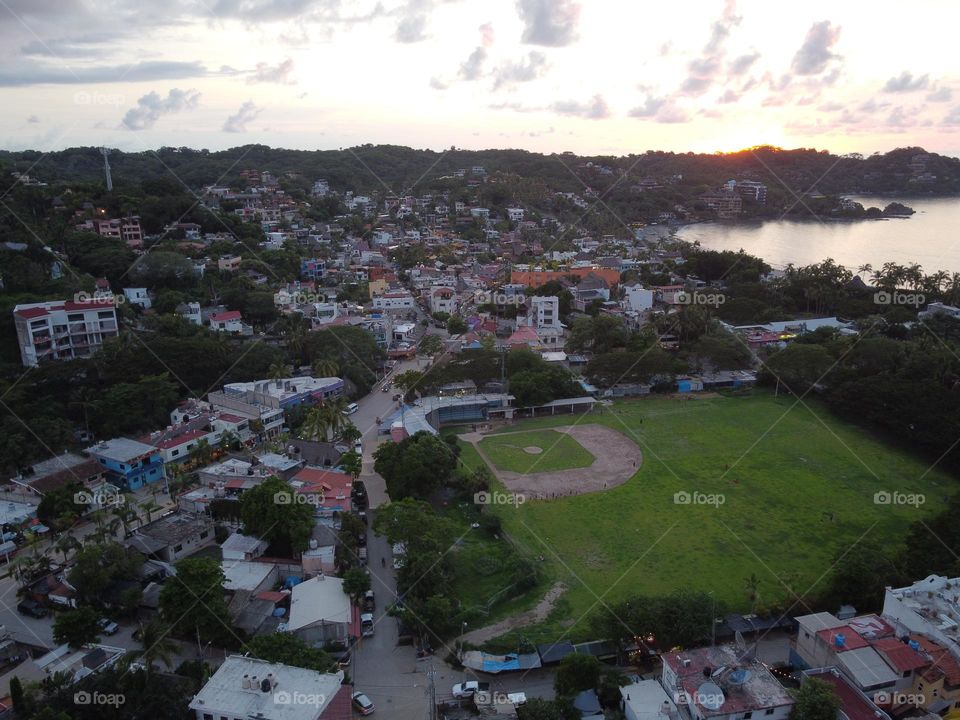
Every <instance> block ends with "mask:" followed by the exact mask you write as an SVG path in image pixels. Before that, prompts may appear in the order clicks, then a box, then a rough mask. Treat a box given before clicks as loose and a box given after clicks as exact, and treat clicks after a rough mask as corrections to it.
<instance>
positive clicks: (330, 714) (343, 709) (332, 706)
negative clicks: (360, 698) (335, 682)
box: [318, 685, 353, 720]
mask: <svg viewBox="0 0 960 720" xmlns="http://www.w3.org/2000/svg"><path fill="white" fill-rule="evenodd" d="M352 697H353V685H341V686H340V689H339V690H337V694H336V695H334V696H333V699H331V700H330V702H329V703H327V706H326V707H325V708H324V709H323V712H322V713H320V717H319V719H318V720H351V718H353V708H352V703H353V700H352Z"/></svg>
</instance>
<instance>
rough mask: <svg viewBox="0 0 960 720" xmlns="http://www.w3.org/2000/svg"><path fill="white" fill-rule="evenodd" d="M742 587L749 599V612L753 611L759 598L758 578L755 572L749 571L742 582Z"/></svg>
mask: <svg viewBox="0 0 960 720" xmlns="http://www.w3.org/2000/svg"><path fill="white" fill-rule="evenodd" d="M743 588H744V590H746V591H747V599H748V600H749V601H750V612H753V611H754V610H756V609H757V602H758V601H759V600H760V580H759V578H757V575H756V573H750V576H749V577H748V578H747V579H746V580H744V582H743Z"/></svg>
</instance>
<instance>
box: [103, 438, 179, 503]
mask: <svg viewBox="0 0 960 720" xmlns="http://www.w3.org/2000/svg"><path fill="white" fill-rule="evenodd" d="M86 452H87V454H88V455H90V457H92V458H93V459H94V460H96V461H97V462H98V463H100V465H102V466H103V469H104V470H105V471H106V474H107V481H108V482H110V483H112V484H114V485H116V486H117V487H119V488H122V489H123V490H129V491H134V490H139V489H140V488H142V487H143V486H144V485H152V484H153V483H155V482H159V481H160V480H166V475H165V473H164V471H163V457H162V456H161V455H160V450H159V449H157V448H155V447H154V446H153V445H147V444H146V443H142V442H139V441H137V440H129V439H127V438H114V439H113V440H107V441H106V442H102V443H100V444H98V445H94V446H93V447H91V448H87V451H86Z"/></svg>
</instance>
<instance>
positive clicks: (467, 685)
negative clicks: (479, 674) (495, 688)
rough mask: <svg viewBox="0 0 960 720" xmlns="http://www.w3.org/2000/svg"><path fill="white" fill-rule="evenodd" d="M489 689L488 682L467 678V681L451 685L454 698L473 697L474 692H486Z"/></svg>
mask: <svg viewBox="0 0 960 720" xmlns="http://www.w3.org/2000/svg"><path fill="white" fill-rule="evenodd" d="M489 689H490V683H485V682H480V681H479V680H468V681H467V682H462V683H457V684H456V685H454V686H453V691H452V692H453V696H454V697H455V698H468V697H473V694H474V693H478V692H486V691H487V690H489Z"/></svg>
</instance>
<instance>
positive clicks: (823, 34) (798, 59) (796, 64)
mask: <svg viewBox="0 0 960 720" xmlns="http://www.w3.org/2000/svg"><path fill="white" fill-rule="evenodd" d="M839 39H840V27H839V26H837V27H834V26H833V25H832V24H831V23H830V21H829V20H822V21H820V22H816V23H813V25H811V26H810V29H809V30H807V36H806V38H804V40H803V44H802V45H801V46H800V49H799V50H797V53H796V55H794V56H793V63H792V64H791V68H792V69H793V71H794V72H795V73H796V74H797V75H819V74H820V73H822V72H823V71H824V70H826V69H827V66H828V65H829V64H830V61H832V60H835V59H837V58H839V57H840V56H839V55H836V54H834V53H833V52H832V50H833V46H834V45H836V44H837V41H838V40H839Z"/></svg>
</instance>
